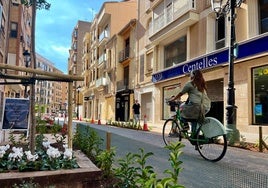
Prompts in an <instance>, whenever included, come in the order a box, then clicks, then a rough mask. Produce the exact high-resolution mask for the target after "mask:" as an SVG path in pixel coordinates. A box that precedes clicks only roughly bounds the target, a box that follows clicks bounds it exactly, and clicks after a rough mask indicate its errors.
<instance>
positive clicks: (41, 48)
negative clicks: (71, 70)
mask: <svg viewBox="0 0 268 188" xmlns="http://www.w3.org/2000/svg"><path fill="white" fill-rule="evenodd" d="M109 1H116V0H109ZM119 1H120V0H119ZM47 2H48V3H50V4H51V7H50V9H49V10H37V15H36V30H35V35H36V36H35V37H36V38H35V45H36V47H35V48H36V52H37V53H38V54H40V55H41V56H42V57H44V58H46V59H48V60H49V61H50V62H52V63H53V64H54V66H55V67H56V68H58V69H59V70H61V71H62V72H64V73H65V74H66V73H67V72H68V71H67V68H68V57H69V49H70V47H71V38H72V31H73V29H74V27H75V26H76V24H77V21H78V20H82V21H88V22H91V21H92V20H93V18H94V17H95V15H96V13H98V12H99V10H100V8H101V6H102V4H103V3H104V2H106V1H105V0H64V1H61V0H47Z"/></svg>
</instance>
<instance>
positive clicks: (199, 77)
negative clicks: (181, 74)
mask: <svg viewBox="0 0 268 188" xmlns="http://www.w3.org/2000/svg"><path fill="white" fill-rule="evenodd" d="M191 78H192V83H193V84H194V85H195V86H196V87H197V89H198V91H201V92H204V90H205V91H207V85H206V82H205V79H204V77H203V74H202V72H201V71H200V70H194V71H192V72H191Z"/></svg>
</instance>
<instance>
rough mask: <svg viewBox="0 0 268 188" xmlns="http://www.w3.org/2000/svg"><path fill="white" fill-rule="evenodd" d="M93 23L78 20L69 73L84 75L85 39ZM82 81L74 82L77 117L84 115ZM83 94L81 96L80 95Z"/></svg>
mask: <svg viewBox="0 0 268 188" xmlns="http://www.w3.org/2000/svg"><path fill="white" fill-rule="evenodd" d="M90 27H91V23H90V22H86V21H81V20H78V22H77V24H76V26H75V27H74V29H73V32H72V39H71V48H70V50H69V59H68V71H69V74H72V75H82V72H83V39H84V35H85V34H86V32H88V31H89V30H90ZM82 85H83V83H82V82H79V81H77V82H73V104H74V106H75V108H73V110H74V112H73V114H75V115H76V116H77V118H79V116H80V115H82V114H81V113H80V115H79V112H80V111H82V110H81V109H82V103H81V100H79V98H80V99H81V98H82V97H81V96H82V95H81V93H80V89H81V88H82ZM80 95H81V96H80Z"/></svg>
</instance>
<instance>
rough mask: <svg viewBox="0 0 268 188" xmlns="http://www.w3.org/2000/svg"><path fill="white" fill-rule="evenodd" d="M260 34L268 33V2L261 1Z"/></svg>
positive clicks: (265, 0)
mask: <svg viewBox="0 0 268 188" xmlns="http://www.w3.org/2000/svg"><path fill="white" fill-rule="evenodd" d="M259 2H260V32H261V33H266V32H267V31H268V1H267V0H260V1H259Z"/></svg>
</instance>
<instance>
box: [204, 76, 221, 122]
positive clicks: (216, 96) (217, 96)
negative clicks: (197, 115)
mask: <svg viewBox="0 0 268 188" xmlns="http://www.w3.org/2000/svg"><path fill="white" fill-rule="evenodd" d="M207 88H208V96H209V98H210V99H211V109H210V111H209V112H208V114H207V115H206V116H210V117H214V118H216V119H218V120H219V121H220V122H221V123H223V122H224V97H223V95H224V92H223V90H224V86H223V79H217V80H212V81H207Z"/></svg>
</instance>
